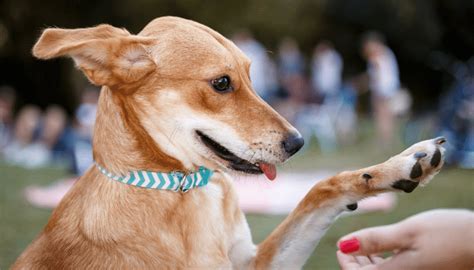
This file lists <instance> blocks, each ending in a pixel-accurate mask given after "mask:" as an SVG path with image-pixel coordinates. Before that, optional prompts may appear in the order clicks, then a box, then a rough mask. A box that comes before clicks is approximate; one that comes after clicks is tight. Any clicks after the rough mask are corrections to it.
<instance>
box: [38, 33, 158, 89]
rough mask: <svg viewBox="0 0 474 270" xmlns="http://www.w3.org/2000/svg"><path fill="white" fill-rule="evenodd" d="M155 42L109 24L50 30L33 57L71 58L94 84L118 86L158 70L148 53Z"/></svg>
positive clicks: (44, 35) (41, 40) (43, 35)
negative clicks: (148, 49)
mask: <svg viewBox="0 0 474 270" xmlns="http://www.w3.org/2000/svg"><path fill="white" fill-rule="evenodd" d="M153 41H154V40H153V39H151V38H147V37H139V36H135V35H131V34H130V33H129V32H128V31H127V30H125V29H120V28H116V27H113V26H111V25H106V24H103V25H99V26H96V27H91V28H79V29H60V28H48V29H46V30H44V32H43V34H42V35H41V37H40V38H39V40H38V42H36V44H35V46H34V47H33V55H34V56H36V57H37V58H40V59H50V58H54V57H59V56H65V55H67V56H70V57H72V58H73V59H74V62H75V63H76V65H77V66H78V67H79V68H80V69H81V70H82V71H83V72H84V73H85V75H86V76H87V78H89V80H90V81H91V82H92V83H93V84H96V85H107V86H115V85H118V84H127V83H133V82H136V81H138V80H139V79H141V78H143V77H144V76H146V75H147V74H149V73H150V72H151V71H153V70H154V69H155V63H154V62H153V60H152V59H151V57H150V56H149V54H148V52H147V50H146V46H147V45H149V44H151V43H152V42H153Z"/></svg>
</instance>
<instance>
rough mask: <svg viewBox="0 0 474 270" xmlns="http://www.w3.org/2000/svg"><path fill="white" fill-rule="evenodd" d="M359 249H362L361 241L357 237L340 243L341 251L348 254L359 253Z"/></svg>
mask: <svg viewBox="0 0 474 270" xmlns="http://www.w3.org/2000/svg"><path fill="white" fill-rule="evenodd" d="M359 248H360V243H359V240H357V238H355V237H354V238H351V239H348V240H344V241H341V242H340V243H339V250H340V251H342V252H343V253H346V254H347V253H352V252H355V251H358V250H359Z"/></svg>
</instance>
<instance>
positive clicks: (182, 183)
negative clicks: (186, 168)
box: [177, 173, 192, 193]
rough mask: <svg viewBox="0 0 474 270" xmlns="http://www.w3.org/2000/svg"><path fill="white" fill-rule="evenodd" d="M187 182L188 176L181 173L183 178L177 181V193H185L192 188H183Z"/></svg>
mask: <svg viewBox="0 0 474 270" xmlns="http://www.w3.org/2000/svg"><path fill="white" fill-rule="evenodd" d="M187 180H188V174H186V173H183V177H182V178H181V180H179V186H178V190H177V191H180V192H181V193H186V192H188V191H189V190H190V189H191V188H192V187H189V188H186V187H185V185H186V183H187Z"/></svg>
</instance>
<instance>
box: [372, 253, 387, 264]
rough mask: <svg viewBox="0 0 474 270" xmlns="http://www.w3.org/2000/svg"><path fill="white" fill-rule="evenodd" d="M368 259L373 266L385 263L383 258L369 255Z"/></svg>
mask: <svg viewBox="0 0 474 270" xmlns="http://www.w3.org/2000/svg"><path fill="white" fill-rule="evenodd" d="M369 259H370V260H371V261H372V262H373V263H374V264H381V263H383V262H384V261H385V259H384V258H382V257H379V256H375V255H370V256H369Z"/></svg>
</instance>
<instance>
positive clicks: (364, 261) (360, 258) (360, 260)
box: [355, 256, 373, 266]
mask: <svg viewBox="0 0 474 270" xmlns="http://www.w3.org/2000/svg"><path fill="white" fill-rule="evenodd" d="M355 259H356V261H357V262H358V263H359V265H361V266H364V265H369V264H373V263H372V261H371V260H370V259H369V257H367V256H355Z"/></svg>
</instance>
